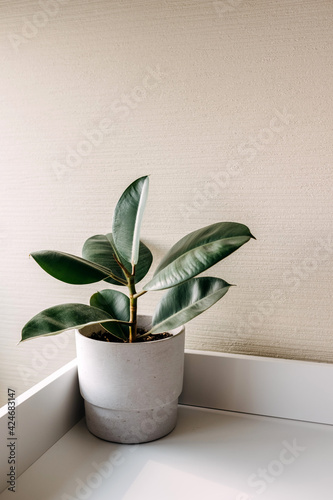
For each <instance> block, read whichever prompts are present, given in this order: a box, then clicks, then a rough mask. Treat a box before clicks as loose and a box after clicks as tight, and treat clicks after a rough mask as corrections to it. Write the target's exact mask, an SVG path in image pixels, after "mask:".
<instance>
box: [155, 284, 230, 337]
mask: <svg viewBox="0 0 333 500" xmlns="http://www.w3.org/2000/svg"><path fill="white" fill-rule="evenodd" d="M231 286H232V285H229V284H228V283H226V282H225V281H224V280H221V279H220V278H208V277H207V278H206V277H203V278H193V279H191V280H189V281H187V282H186V283H182V284H181V285H178V286H176V287H174V288H171V289H170V290H168V291H167V292H166V293H165V294H164V296H163V297H162V299H161V301H160V303H159V304H158V306H157V308H156V310H155V312H154V315H153V320H152V328H151V329H150V333H162V332H165V331H167V330H172V329H173V328H177V327H178V326H181V325H184V324H185V323H187V322H188V321H190V320H191V319H193V318H195V317H196V316H198V315H199V314H201V313H202V312H204V311H206V309H208V308H209V307H211V306H212V305H213V304H215V302H217V301H218V300H219V299H221V298H222V297H223V295H225V294H226V293H227V291H228V290H229V288H230V287H231Z"/></svg>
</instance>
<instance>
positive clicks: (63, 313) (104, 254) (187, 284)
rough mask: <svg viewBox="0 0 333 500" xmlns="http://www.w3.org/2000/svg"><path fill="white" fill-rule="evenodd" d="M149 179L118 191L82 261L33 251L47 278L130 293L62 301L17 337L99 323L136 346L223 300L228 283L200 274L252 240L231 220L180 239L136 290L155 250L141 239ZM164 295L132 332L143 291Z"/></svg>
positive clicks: (116, 337)
mask: <svg viewBox="0 0 333 500" xmlns="http://www.w3.org/2000/svg"><path fill="white" fill-rule="evenodd" d="M148 185H149V177H148V176H144V177H140V178H139V179H137V180H135V181H134V182H133V183H132V184H131V185H130V186H129V187H128V188H127V189H126V190H125V191H124V193H123V194H122V196H121V197H120V199H119V201H118V203H117V205H116V207H115V211H114V216H113V222H112V233H108V234H105V235H102V234H99V235H95V236H92V237H90V238H88V239H87V241H86V242H85V243H84V245H83V249H82V257H78V256H76V255H71V254H69V253H64V252H57V251H54V250H42V251H37V252H34V253H32V254H31V256H32V257H33V258H34V260H35V261H36V262H37V263H38V264H39V265H40V267H41V268H42V269H44V271H46V272H47V273H48V274H50V275H51V276H53V277H54V278H57V279H58V280H61V281H63V282H65V283H70V284H73V285H85V284H89V283H95V282H99V281H104V282H106V283H108V284H111V285H116V286H119V287H127V291H128V293H127V294H124V293H122V292H121V291H119V290H114V289H111V288H108V289H105V290H101V291H99V292H97V293H94V294H93V295H92V297H90V304H89V305H88V304H79V303H67V304H60V305H56V306H54V307H50V308H48V309H45V310H44V311H42V312H40V313H39V314H37V315H36V316H34V317H33V318H32V319H31V320H30V321H28V323H27V324H26V325H25V326H24V327H23V330H22V339H21V341H25V340H27V339H31V338H36V337H40V336H45V335H55V334H58V333H61V332H64V331H66V330H70V329H74V328H75V329H79V328H82V327H84V326H87V325H91V324H97V325H103V327H104V328H105V329H106V330H107V331H108V332H110V333H111V338H113V339H114V340H115V341H116V342H119V341H122V342H136V341H141V340H142V339H143V337H144V336H147V335H154V334H158V333H162V332H165V331H167V330H170V329H173V328H177V327H178V326H180V325H183V324H185V323H187V322H188V321H190V320H191V319H193V318H194V317H196V316H198V315H199V314H201V313H202V312H204V311H205V310H206V309H208V308H209V307H211V306H212V305H213V304H215V303H216V302H217V301H218V300H219V299H221V298H222V297H223V296H224V295H225V294H226V292H227V291H228V290H229V288H230V286H231V285H230V284H228V283H227V282H226V281H224V280H222V279H220V278H216V277H207V276H204V277H198V275H199V274H201V273H202V272H204V271H206V270H207V269H208V268H210V267H211V266H213V265H214V264H216V263H218V262H219V261H221V260H222V259H224V258H225V257H227V256H228V255H230V254H231V253H233V252H234V251H235V250H237V249H238V248H240V247H241V246H242V245H244V244H245V243H246V242H247V241H249V240H250V239H251V238H254V236H253V235H252V234H251V232H250V230H249V228H248V227H247V226H245V225H243V224H239V223H236V222H217V223H215V224H212V225H209V226H206V227H203V228H201V229H197V230H195V231H193V232H191V233H190V234H188V235H187V236H184V237H183V238H182V239H181V240H179V241H178V242H177V243H176V244H175V245H174V246H173V247H172V248H171V249H170V250H169V251H168V252H167V253H166V255H165V256H164V258H162V260H161V262H160V263H159V265H158V266H157V268H156V270H155V272H154V274H153V276H152V278H151V279H150V280H149V281H148V283H146V284H145V285H144V286H143V287H142V289H141V290H140V291H139V292H138V291H137V284H138V283H139V282H140V281H141V280H142V279H143V278H144V277H145V276H146V274H147V273H148V271H149V269H150V266H151V264H152V260H153V257H152V253H151V251H150V250H149V248H148V247H147V246H146V245H145V244H144V243H142V241H140V229H141V223H142V218H143V213H144V209H145V205H146V201H147V195H148ZM155 290H167V291H166V292H165V294H164V295H163V296H162V298H161V300H160V302H159V304H158V305H157V307H156V310H155V312H154V314H153V317H152V324H151V327H150V329H149V331H145V332H139V331H138V328H137V314H138V313H137V311H138V300H139V298H140V297H141V296H143V295H144V294H145V293H147V292H150V291H155Z"/></svg>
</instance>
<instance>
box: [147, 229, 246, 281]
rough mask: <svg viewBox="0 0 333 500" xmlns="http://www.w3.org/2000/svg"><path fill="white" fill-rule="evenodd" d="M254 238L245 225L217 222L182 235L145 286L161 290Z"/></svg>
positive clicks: (210, 264) (190, 275)
mask: <svg viewBox="0 0 333 500" xmlns="http://www.w3.org/2000/svg"><path fill="white" fill-rule="evenodd" d="M250 238H253V236H252V234H251V233H250V230H249V228H248V227H247V226H244V225H243V224H239V223H237V222H218V223H216V224H212V225H210V226H206V227H204V228H202V229H198V230H197V231H193V232H192V233H190V234H188V235H187V236H184V238H182V239H181V240H179V241H178V243H176V244H175V245H174V246H173V247H172V248H171V250H170V251H169V252H168V253H167V254H166V255H165V257H164V258H163V259H162V261H161V263H160V264H159V266H158V267H157V269H156V271H155V273H154V276H153V278H152V280H151V281H149V283H147V284H146V285H145V287H144V290H162V289H164V288H170V287H173V286H175V285H178V284H180V283H183V282H185V281H187V280H188V279H190V278H193V277H194V276H197V275H198V274H200V273H202V272H203V271H205V270H206V269H208V268H209V267H211V266H213V265H214V264H216V263H217V262H219V261H220V260H222V259H224V258H225V257H227V256H228V255H230V254H231V253H232V252H234V251H235V250H237V249H238V248H240V247H241V246H242V245H244V243H246V242H247V241H249V239H250Z"/></svg>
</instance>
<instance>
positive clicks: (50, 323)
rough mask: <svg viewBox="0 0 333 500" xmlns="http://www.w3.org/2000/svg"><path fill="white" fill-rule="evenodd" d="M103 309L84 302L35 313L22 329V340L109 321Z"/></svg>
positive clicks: (109, 318) (108, 316)
mask: <svg viewBox="0 0 333 500" xmlns="http://www.w3.org/2000/svg"><path fill="white" fill-rule="evenodd" d="M111 319H112V317H111V316H110V315H109V314H107V313H106V312H105V311H102V310H100V309H97V308H96V307H91V306H87V305H85V304H60V305H58V306H53V307H50V308H49V309H45V310H44V311H42V312H40V313H38V314H36V316H34V317H33V318H32V319H31V320H30V321H28V323H27V324H26V325H25V326H24V327H23V329H22V341H23V340H28V339H31V338H33V337H40V336H43V335H56V334H58V333H61V332H64V331H65V330H70V329H72V328H83V327H84V326H86V325H90V324H94V323H104V322H105V321H110V320H111Z"/></svg>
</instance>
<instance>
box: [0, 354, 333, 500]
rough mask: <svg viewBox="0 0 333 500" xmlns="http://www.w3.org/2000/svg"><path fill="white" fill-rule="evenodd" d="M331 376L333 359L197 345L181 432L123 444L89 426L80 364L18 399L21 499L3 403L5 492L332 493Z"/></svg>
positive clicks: (54, 496)
mask: <svg viewBox="0 0 333 500" xmlns="http://www.w3.org/2000/svg"><path fill="white" fill-rule="evenodd" d="M332 379H333V365H331V364H325V363H309V362H302V361H288V360H279V359H272V358H260V357H255V356H240V355H225V354H218V353H207V352H198V351H187V352H186V361H185V377H184V391H183V394H182V396H181V400H180V402H181V405H180V411H179V422H178V425H177V427H176V429H175V430H174V431H173V432H172V433H171V434H170V435H169V436H167V437H165V438H163V439H161V440H159V441H156V442H153V443H147V444H144V445H139V446H137V445H132V446H129V445H123V446H122V445H116V444H113V443H107V442H104V441H101V440H99V439H97V438H95V437H94V436H92V435H91V434H90V433H89V432H88V431H87V429H86V427H85V423H84V419H82V415H83V412H82V402H81V399H80V396H79V391H78V383H77V370H76V362H75V361H73V362H71V363H69V364H68V365H66V366H65V367H63V368H62V369H61V370H59V371H58V372H56V373H55V374H53V375H52V376H51V377H48V378H47V379H45V380H44V381H43V382H42V383H40V384H38V385H37V386H35V387H34V388H33V389H31V390H29V391H27V393H25V394H23V395H22V396H20V397H18V398H17V401H16V403H17V407H16V420H17V430H16V432H17V434H16V437H17V440H16V443H15V448H16V467H17V470H16V474H17V476H20V477H17V479H16V493H15V496H14V497H13V496H12V495H13V493H12V492H10V491H8V490H6V488H7V486H8V485H6V477H4V476H6V473H7V472H8V470H9V465H8V453H7V450H8V448H7V444H8V441H9V440H8V437H9V436H8V429H7V425H8V416H7V411H6V407H4V408H2V409H1V410H0V445H1V449H2V452H1V455H0V458H1V462H0V469H1V471H6V473H5V475H4V474H2V477H1V481H2V482H1V488H0V491H3V490H4V491H3V493H2V494H0V499H1V500H6V499H7V498H8V499H9V498H15V499H16V500H25V499H27V498H34V499H35V500H73V499H80V498H89V499H91V500H95V499H96V500H97V499H98V500H103V499H104V498H105V499H106V498H107V499H108V500H109V498H110V492H112V499H115V500H117V499H119V500H120V499H124V500H132V499H134V498H135V499H136V500H137V499H140V498H144V499H145V500H150V498H159V499H161V500H162V499H164V498H165V499H166V498H172V499H176V500H177V499H178V498H179V499H180V498H183V496H184V495H185V492H186V494H188V495H192V498H202V492H204V491H206V498H209V499H210V500H211V499H212V500H213V499H215V498H216V499H217V498H219V499H221V498H223V499H228V498H230V499H231V498H233V499H235V500H250V499H251V498H257V496H258V495H260V494H262V498H265V499H266V498H267V499H269V500H271V499H272V500H273V499H275V498H276V499H281V498H284V500H289V499H290V500H291V499H293V500H294V499H296V498H302V500H305V499H310V498H311V499H312V498H316V497H318V498H329V492H330V491H331V486H332V481H331V479H330V471H331V470H332V466H333V456H332V453H331V450H332V446H333V426H332V424H333V398H332V395H331V387H332ZM194 406H196V407H199V408H194ZM209 408H215V409H216V410H211V409H209ZM222 410H224V411H222ZM225 410H228V411H225ZM240 412H241V413H240ZM254 414H255V415H254ZM259 415H262V416H259ZM263 415H264V416H263ZM276 417H279V418H276ZM305 421H306V422H305ZM315 422H316V423H315ZM325 424H331V425H325ZM4 450H5V452H4ZM43 453H44V455H43ZM42 455H43V456H42ZM41 456H42V458H40V457H41ZM112 461H113V465H112V463H111V462H112ZM104 462H105V463H104ZM103 463H104V465H103ZM101 464H102V465H101ZM107 464H109V466H108V465H107ZM110 464H111V465H110ZM103 467H104V468H103ZM263 470H266V473H265V472H263ZM24 471H25V472H24ZM267 471H268V472H267ZM263 474H264V476H263ZM265 474H266V476H265ZM147 478H148V479H147ZM94 481H95V483H94ZM159 484H160V485H162V489H161V490H159V491H157V490H156V488H158V485H159ZM80 485H81V489H80ZM89 485H90V486H89ZM311 485H312V486H311ZM88 490H89V491H88ZM176 492H177V493H176ZM200 492H201V493H200ZM207 492H209V493H207ZM85 495H86V496H85ZM163 495H164V496H163ZM168 495H169V496H168ZM195 495H197V496H195ZM207 495H208V496H207ZM325 495H326V496H325Z"/></svg>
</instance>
